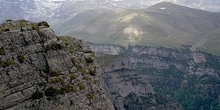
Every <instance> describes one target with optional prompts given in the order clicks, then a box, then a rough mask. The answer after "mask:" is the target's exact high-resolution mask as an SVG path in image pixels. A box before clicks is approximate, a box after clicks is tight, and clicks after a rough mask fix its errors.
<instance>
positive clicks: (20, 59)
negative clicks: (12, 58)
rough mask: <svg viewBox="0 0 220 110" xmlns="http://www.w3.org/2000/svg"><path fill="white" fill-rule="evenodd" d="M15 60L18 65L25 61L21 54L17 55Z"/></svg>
mask: <svg viewBox="0 0 220 110" xmlns="http://www.w3.org/2000/svg"><path fill="white" fill-rule="evenodd" d="M17 59H18V61H19V62H20V63H23V62H24V60H25V58H24V55H22V54H20V55H18V57H17Z"/></svg>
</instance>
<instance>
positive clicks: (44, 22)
mask: <svg viewBox="0 0 220 110" xmlns="http://www.w3.org/2000/svg"><path fill="white" fill-rule="evenodd" d="M38 26H46V27H50V25H49V24H48V23H47V22H46V21H42V22H39V23H38Z"/></svg>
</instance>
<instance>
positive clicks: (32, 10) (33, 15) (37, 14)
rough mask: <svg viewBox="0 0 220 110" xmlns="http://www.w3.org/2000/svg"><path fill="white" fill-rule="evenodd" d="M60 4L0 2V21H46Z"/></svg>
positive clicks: (22, 0) (30, 0) (20, 0)
mask: <svg viewBox="0 0 220 110" xmlns="http://www.w3.org/2000/svg"><path fill="white" fill-rule="evenodd" d="M60 5H61V3H60V2H51V1H48V0H44V1H35V0H10V1H9V0H0V8H1V11H0V15H1V18H0V21H1V22H3V21H5V20H8V19H12V20H18V19H25V20H30V21H41V20H48V19H50V18H51V17H52V16H53V15H54V14H55V10H56V9H57V8H58V7H60Z"/></svg>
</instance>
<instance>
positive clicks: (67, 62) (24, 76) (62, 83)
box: [0, 20, 114, 110]
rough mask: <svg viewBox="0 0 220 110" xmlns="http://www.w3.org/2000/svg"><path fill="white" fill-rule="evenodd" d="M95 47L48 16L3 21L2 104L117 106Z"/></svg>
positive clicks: (69, 108)
mask: <svg viewBox="0 0 220 110" xmlns="http://www.w3.org/2000/svg"><path fill="white" fill-rule="evenodd" d="M94 57H95V55H94V53H93V52H92V51H91V50H90V48H89V47H88V46H86V45H84V44H83V43H82V41H81V40H78V39H75V38H69V37H57V36H56V35H55V34H54V33H53V30H51V29H50V28H49V25H48V24H47V23H46V22H40V23H31V22H28V21H25V20H19V21H12V20H7V21H6V22H5V23H3V24H1V25H0V109H1V110H2V109H6V110H7V109H8V110H49V109H51V110H85V109H86V110H113V109H114V108H113V106H112V104H111V102H110V100H109V99H108V98H107V97H106V91H105V90H104V89H103V87H102V78H101V75H100V74H101V71H100V69H99V68H98V66H97V65H96V64H95V63H94Z"/></svg>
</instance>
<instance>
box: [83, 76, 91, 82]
mask: <svg viewBox="0 0 220 110" xmlns="http://www.w3.org/2000/svg"><path fill="white" fill-rule="evenodd" d="M83 80H86V81H89V80H91V78H90V77H89V76H87V75H84V77H83Z"/></svg>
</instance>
